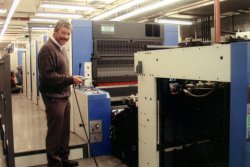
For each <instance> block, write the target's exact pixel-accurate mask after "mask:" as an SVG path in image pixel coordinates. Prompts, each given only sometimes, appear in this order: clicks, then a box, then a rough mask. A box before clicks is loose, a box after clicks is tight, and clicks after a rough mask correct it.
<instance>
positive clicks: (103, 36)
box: [72, 20, 178, 102]
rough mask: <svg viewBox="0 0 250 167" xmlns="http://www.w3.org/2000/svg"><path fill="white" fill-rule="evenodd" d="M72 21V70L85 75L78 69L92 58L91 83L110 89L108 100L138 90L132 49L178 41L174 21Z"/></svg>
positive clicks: (174, 43) (119, 97) (172, 43)
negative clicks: (165, 23) (168, 23)
mask: <svg viewBox="0 0 250 167" xmlns="http://www.w3.org/2000/svg"><path fill="white" fill-rule="evenodd" d="M72 25H73V32H72V61H73V65H72V67H73V74H77V75H79V74H80V75H84V69H83V70H79V69H80V68H82V66H83V64H84V63H85V62H92V76H91V77H92V79H93V85H94V86H97V87H98V88H100V89H102V90H105V91H107V92H109V93H110V96H111V102H113V101H114V99H119V100H120V99H121V98H122V97H123V96H124V97H126V96H130V95H131V94H136V93H137V76H136V73H135V72H134V69H133V66H134V53H136V52H138V51H141V50H142V49H143V47H144V46H145V45H159V46H160V45H175V46H176V45H178V26H176V25H175V26H171V25H163V24H155V23H130V22H112V21H85V20H72ZM131 30H132V31H131ZM169 32H171V33H169ZM79 71H80V73H79ZM117 97H118V98H117Z"/></svg>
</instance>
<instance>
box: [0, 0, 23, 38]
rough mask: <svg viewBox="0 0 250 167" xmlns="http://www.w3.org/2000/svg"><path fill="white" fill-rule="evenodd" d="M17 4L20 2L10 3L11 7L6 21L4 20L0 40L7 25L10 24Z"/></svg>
mask: <svg viewBox="0 0 250 167" xmlns="http://www.w3.org/2000/svg"><path fill="white" fill-rule="evenodd" d="M19 2H20V0H14V2H13V3H12V6H11V8H10V10H9V13H8V16H7V18H6V20H5V23H4V26H3V29H2V32H1V34H0V38H1V37H2V36H3V35H4V33H5V31H6V29H7V27H8V25H9V23H10V20H11V18H12V16H13V14H14V12H15V10H16V8H17V5H18V4H19Z"/></svg>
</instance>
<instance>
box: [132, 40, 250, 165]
mask: <svg viewBox="0 0 250 167" xmlns="http://www.w3.org/2000/svg"><path fill="white" fill-rule="evenodd" d="M135 70H136V71H137V74H138V97H139V102H138V105H139V113H138V114H139V115H138V119H139V120H138V128H139V139H138V143H139V166H140V167H152V166H159V164H160V163H159V148H158V145H159V130H160V129H159V101H158V100H157V82H156V80H157V78H176V79H188V80H205V81H206V80H207V81H216V82H230V136H229V139H230V144H229V166H230V167H238V166H242V167H246V166H249V164H250V162H249V161H250V151H249V150H250V148H249V147H250V146H249V136H248V134H247V128H249V125H247V119H248V117H249V116H248V115H247V113H250V112H247V111H248V108H247V106H248V105H249V100H248V92H249V90H248V88H249V84H250V75H249V73H250V43H249V42H243V43H233V44H225V45H220V44H217V45H212V46H202V47H190V48H177V49H166V50H155V51H145V52H138V53H136V54H135Z"/></svg>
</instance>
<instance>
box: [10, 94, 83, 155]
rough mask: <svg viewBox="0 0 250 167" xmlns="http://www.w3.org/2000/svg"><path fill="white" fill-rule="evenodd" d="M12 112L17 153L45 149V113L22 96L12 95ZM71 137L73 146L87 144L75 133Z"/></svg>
mask: <svg viewBox="0 0 250 167" xmlns="http://www.w3.org/2000/svg"><path fill="white" fill-rule="evenodd" d="M12 112H13V129H14V130H13V131H14V150H15V153H20V152H28V151H32V150H43V149H45V136H46V130H47V124H46V118H45V112H44V111H43V110H41V109H39V107H38V105H35V104H33V103H32V101H30V100H28V99H27V98H26V97H24V96H23V95H22V94H18V95H12ZM70 137H71V139H70V145H71V146H72V145H80V144H84V143H86V142H85V141H83V140H81V139H80V138H79V137H78V136H76V135H75V134H74V133H71V135H70Z"/></svg>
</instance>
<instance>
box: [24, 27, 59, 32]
mask: <svg viewBox="0 0 250 167" xmlns="http://www.w3.org/2000/svg"><path fill="white" fill-rule="evenodd" d="M30 28H31V29H32V31H33V30H51V29H54V28H53V27H30ZM22 29H23V30H28V27H23V28H22Z"/></svg>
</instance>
